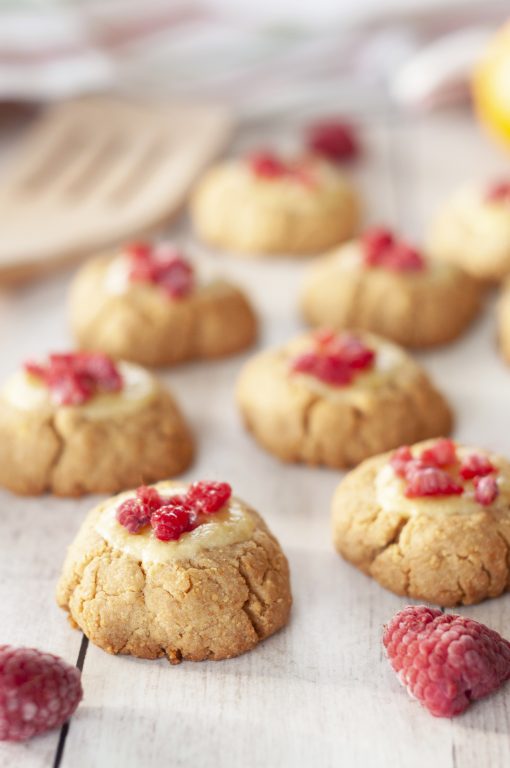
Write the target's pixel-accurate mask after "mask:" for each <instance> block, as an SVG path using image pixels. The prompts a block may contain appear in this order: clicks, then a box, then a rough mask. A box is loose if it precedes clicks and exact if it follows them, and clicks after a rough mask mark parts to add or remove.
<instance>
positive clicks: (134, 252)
mask: <svg viewBox="0 0 510 768" xmlns="http://www.w3.org/2000/svg"><path fill="white" fill-rule="evenodd" d="M125 250H126V253H127V254H128V256H131V257H132V258H133V259H142V260H145V259H147V258H149V257H150V255H151V251H152V245H151V244H150V243H128V245H126V248H125Z"/></svg>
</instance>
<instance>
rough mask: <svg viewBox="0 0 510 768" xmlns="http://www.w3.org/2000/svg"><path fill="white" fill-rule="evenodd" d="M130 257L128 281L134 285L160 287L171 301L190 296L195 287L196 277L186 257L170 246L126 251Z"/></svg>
mask: <svg viewBox="0 0 510 768" xmlns="http://www.w3.org/2000/svg"><path fill="white" fill-rule="evenodd" d="M126 253H127V255H128V256H129V257H130V267H129V278H130V280H132V281H133V282H140V283H152V284H153V285H158V286H159V287H160V288H161V289H162V290H163V291H164V292H165V293H166V294H167V295H168V296H169V298H171V299H182V298H185V297H186V296H188V295H189V294H190V293H191V292H192V290H193V288H194V285H195V273H194V270H193V267H192V266H191V264H190V263H189V262H188V261H187V260H186V259H185V258H184V256H183V255H182V254H181V253H180V252H179V251H178V250H177V249H176V248H174V247H173V246H171V245H169V244H168V243H161V244H160V245H157V246H153V247H151V246H148V245H145V244H144V245H143V247H141V246H140V245H137V246H135V248H134V251H133V247H132V246H127V247H126Z"/></svg>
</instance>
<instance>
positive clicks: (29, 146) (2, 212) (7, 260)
mask: <svg viewBox="0 0 510 768" xmlns="http://www.w3.org/2000/svg"><path fill="white" fill-rule="evenodd" d="M231 129H232V122H231V119H230V116H229V115H228V114H227V113H226V112H225V111H224V110H223V109H220V108H211V107H193V106H154V105H146V104H134V103H132V102H125V101H121V100H116V99H112V98H100V97H93V98H87V99H80V100H78V101H72V102H67V103H65V104H62V105H60V106H57V107H54V108H52V109H50V110H49V111H48V112H47V113H46V114H45V116H44V117H43V118H42V119H41V120H40V121H39V122H38V123H37V124H36V125H35V126H34V128H33V129H32V131H31V132H30V134H29V136H28V137H27V138H26V140H25V141H24V142H23V143H22V145H21V146H20V148H19V152H18V153H17V155H16V157H15V158H13V162H12V164H11V165H10V166H9V168H7V169H6V172H5V173H4V174H3V176H0V280H2V279H5V280H7V279H15V278H23V277H29V276H32V275H33V274H35V273H36V272H38V271H44V270H47V269H49V268H51V267H54V266H55V265H58V264H60V263H63V262H66V261H67V260H69V259H73V258H76V257H78V256H82V255H84V254H89V253H92V252H94V251H96V250H98V249H101V248H103V247H105V246H109V245H112V244H114V243H118V242H120V241H122V240H125V239H126V238H130V237H133V236H136V235H139V234H140V233H143V232H147V231H150V230H151V229H154V228H156V227H157V226H159V225H161V224H162V223H164V222H166V221H167V220H169V219H170V218H171V217H172V215H174V214H175V213H176V212H178V210H179V209H180V208H181V206H182V204H183V203H184V201H185V198H186V195H187V192H188V190H189V188H190V185H191V184H192V183H193V181H194V180H195V178H196V177H197V175H198V174H199V172H200V171H201V170H202V168H203V167H204V166H205V165H206V164H207V163H208V162H210V160H211V159H212V158H213V157H214V156H215V155H216V154H217V153H218V152H219V151H221V150H222V149H223V148H224V146H225V145H226V143H227V141H228V139H229V137H230V133H231Z"/></svg>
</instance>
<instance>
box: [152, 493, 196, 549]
mask: <svg viewBox="0 0 510 768" xmlns="http://www.w3.org/2000/svg"><path fill="white" fill-rule="evenodd" d="M195 517H196V513H195V510H194V509H193V507H192V505H191V504H190V502H189V501H188V499H187V498H186V497H185V496H171V497H170V498H169V499H165V500H164V504H163V506H162V507H160V508H159V509H157V510H156V511H155V512H153V513H152V515H151V520H150V522H151V526H152V529H153V531H154V535H155V537H156V538H157V539H159V540H160V541H177V539H178V538H179V537H180V536H181V535H182V534H183V533H187V532H188V531H191V530H193V528H194V527H195V522H196V521H195Z"/></svg>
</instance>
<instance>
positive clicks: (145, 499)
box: [136, 485, 163, 512]
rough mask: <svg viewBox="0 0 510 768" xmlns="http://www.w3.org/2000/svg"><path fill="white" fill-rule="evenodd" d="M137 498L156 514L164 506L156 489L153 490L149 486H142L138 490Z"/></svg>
mask: <svg viewBox="0 0 510 768" xmlns="http://www.w3.org/2000/svg"><path fill="white" fill-rule="evenodd" d="M136 498H137V499H140V501H141V502H142V503H143V504H145V506H146V507H147V508H148V509H149V511H150V512H154V511H155V510H156V509H159V508H160V507H161V506H162V505H163V499H162V498H161V496H160V495H159V493H158V491H157V490H156V488H151V487H150V486H149V485H141V486H140V487H139V488H137V489H136Z"/></svg>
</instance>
